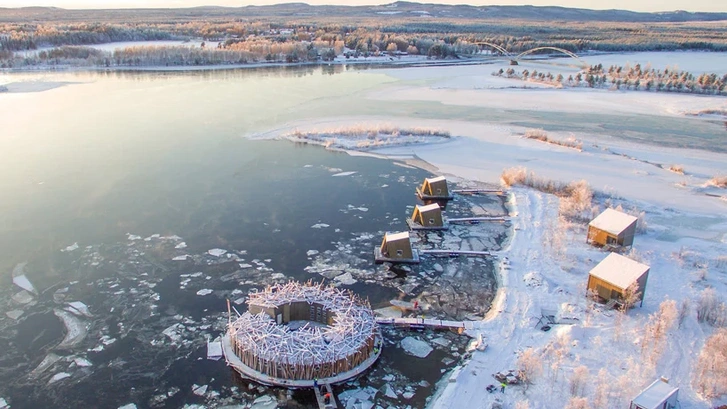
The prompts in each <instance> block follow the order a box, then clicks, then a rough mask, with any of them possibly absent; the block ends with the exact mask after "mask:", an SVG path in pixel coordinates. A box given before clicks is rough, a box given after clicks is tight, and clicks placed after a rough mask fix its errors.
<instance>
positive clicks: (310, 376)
mask: <svg viewBox="0 0 727 409" xmlns="http://www.w3.org/2000/svg"><path fill="white" fill-rule="evenodd" d="M247 304H248V311H247V312H245V313H244V314H241V315H239V316H238V317H237V319H235V320H231V321H230V323H229V325H228V329H227V334H226V336H224V337H223V340H222V346H223V351H224V353H225V359H226V361H227V363H228V365H230V366H232V367H233V368H234V369H235V370H237V372H239V373H240V374H241V375H242V376H243V377H245V378H249V379H252V380H255V381H257V382H259V383H262V384H265V385H274V386H282V387H286V388H308V387H313V384H314V380H317V381H318V383H319V384H324V383H330V384H336V383H341V382H344V381H346V380H348V379H351V378H354V377H356V376H358V375H360V374H361V373H363V372H364V371H366V370H367V369H368V368H369V367H370V366H371V365H373V363H374V362H375V361H376V359H378V357H379V355H380V354H381V346H382V342H381V341H382V340H381V333H380V331H379V327H378V324H377V323H376V318H375V316H374V313H373V311H372V310H371V306H370V305H369V303H368V301H366V300H363V299H361V298H360V297H358V296H357V295H355V294H353V293H352V292H350V291H348V290H342V289H338V288H335V287H328V286H325V285H323V284H313V283H311V282H308V283H296V282H289V283H287V284H276V285H273V286H270V287H267V288H265V289H264V290H262V291H257V292H251V293H250V294H249V297H248V301H247Z"/></svg>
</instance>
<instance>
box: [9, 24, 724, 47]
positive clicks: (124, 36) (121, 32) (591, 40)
mask: <svg viewBox="0 0 727 409" xmlns="http://www.w3.org/2000/svg"><path fill="white" fill-rule="evenodd" d="M191 38H202V39H204V40H208V41H222V42H225V44H226V45H227V46H229V45H232V44H236V43H243V42H246V41H250V40H253V41H257V40H259V39H261V38H263V39H266V40H269V41H273V42H279V43H303V44H308V43H316V42H327V43H332V42H337V41H340V42H344V43H345V45H346V46H347V47H348V48H351V49H353V50H358V51H359V52H362V53H363V52H375V51H385V50H387V49H389V48H390V45H391V44H392V43H394V45H395V46H396V47H397V50H398V51H400V52H407V50H410V51H412V50H413V49H410V48H409V47H416V49H417V50H418V52H419V53H420V54H428V53H429V48H430V47H431V46H433V45H437V44H439V45H440V47H444V49H440V50H438V52H439V51H441V52H443V53H445V54H447V53H450V52H454V53H458V54H467V53H473V52H476V51H477V50H479V49H480V48H481V47H477V46H472V44H474V43H478V42H483V41H484V42H489V43H493V44H496V45H498V46H501V47H503V48H504V49H506V50H508V51H509V52H512V53H519V52H522V51H525V50H529V49H531V48H535V47H540V46H554V47H559V48H563V49H566V50H570V51H572V52H582V51H585V50H597V51H664V50H710V51H727V22H688V23H678V24H677V23H613V22H570V23H569V24H559V23H558V22H543V21H532V20H514V19H502V20H466V19H452V20H446V19H437V20H436V21H433V20H431V19H427V20H425V21H419V20H415V19H411V18H410V19H405V18H402V19H400V20H396V19H391V18H389V19H387V20H386V24H383V25H382V22H381V21H380V20H377V19H361V20H351V19H348V20H341V21H329V20H326V19H325V18H324V17H317V18H315V19H314V18H312V17H311V18H304V17H296V18H292V17H291V18H290V19H287V20H286V19H283V18H275V19H259V20H254V21H246V20H237V21H197V20H195V21H175V22H154V23H150V22H137V23H125V24H118V23H98V24H84V23H73V24H67V23H44V24H39V23H22V24H21V23H5V24H2V25H0V50H1V51H21V50H34V49H37V48H41V47H60V46H63V45H91V44H100V43H108V42H117V41H143V40H170V39H191ZM467 44H469V45H470V46H469V47H466V45H467Z"/></svg>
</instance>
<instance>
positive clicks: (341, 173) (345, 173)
mask: <svg viewBox="0 0 727 409" xmlns="http://www.w3.org/2000/svg"><path fill="white" fill-rule="evenodd" d="M356 173H358V172H356V171H355V170H354V171H350V172H340V173H336V174H335V175H331V176H333V177H337V176H338V177H340V176H351V175H353V174H356Z"/></svg>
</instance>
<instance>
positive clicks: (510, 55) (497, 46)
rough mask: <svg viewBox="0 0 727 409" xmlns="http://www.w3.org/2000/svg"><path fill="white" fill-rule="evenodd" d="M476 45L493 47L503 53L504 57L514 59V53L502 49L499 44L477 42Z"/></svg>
mask: <svg viewBox="0 0 727 409" xmlns="http://www.w3.org/2000/svg"><path fill="white" fill-rule="evenodd" d="M475 44H476V45H486V46H489V47H492V48H494V49H495V50H497V51H499V52H501V53H502V55H504V56H506V57H512V53H511V52H510V51H507V50H506V49H504V48H502V47H501V46H499V45H497V44H493V43H488V42H487V41H479V42H476V43H475Z"/></svg>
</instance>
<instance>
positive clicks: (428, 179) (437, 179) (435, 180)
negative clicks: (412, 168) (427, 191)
mask: <svg viewBox="0 0 727 409" xmlns="http://www.w3.org/2000/svg"><path fill="white" fill-rule="evenodd" d="M443 180H447V179H446V178H445V177H444V176H437V177H435V178H427V181H428V182H429V183H434V182H441V181H443Z"/></svg>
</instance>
